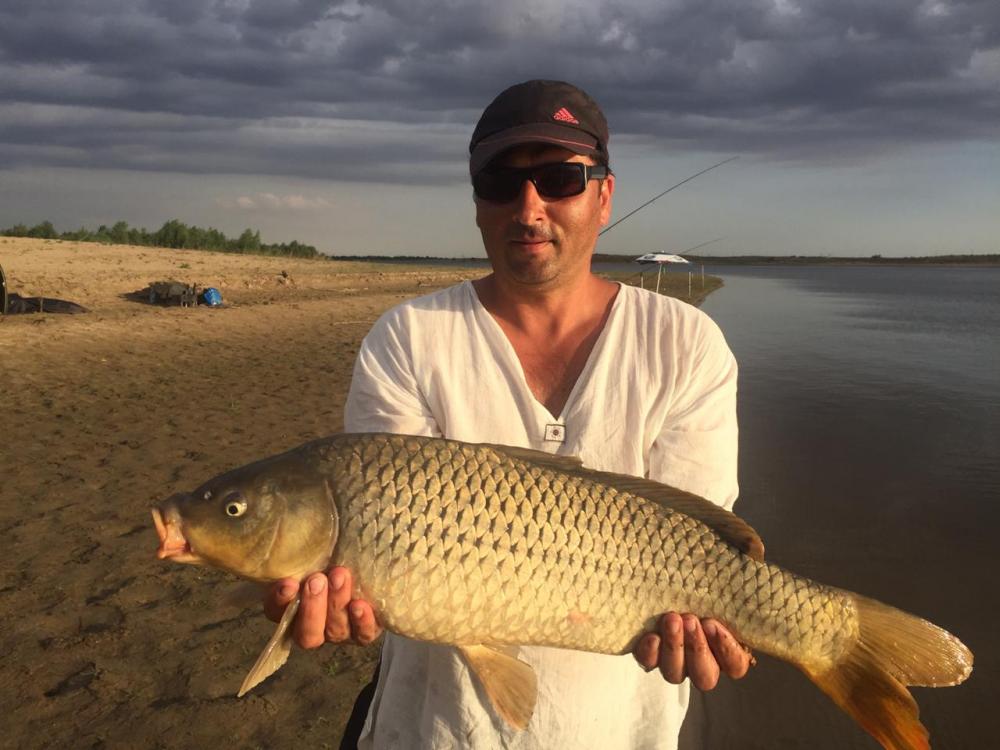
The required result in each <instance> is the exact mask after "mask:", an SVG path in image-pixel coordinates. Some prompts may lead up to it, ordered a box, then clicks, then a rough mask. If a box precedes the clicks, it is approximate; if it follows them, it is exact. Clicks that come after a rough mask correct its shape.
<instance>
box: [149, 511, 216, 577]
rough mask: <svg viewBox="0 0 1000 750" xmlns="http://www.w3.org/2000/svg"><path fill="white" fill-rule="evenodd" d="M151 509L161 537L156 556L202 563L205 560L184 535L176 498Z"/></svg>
mask: <svg viewBox="0 0 1000 750" xmlns="http://www.w3.org/2000/svg"><path fill="white" fill-rule="evenodd" d="M175 497H176V496H175ZM151 510H152V513H153V523H154V524H155V525H156V533H157V535H158V536H159V537H160V547H159V549H157V550H156V556H157V557H158V558H159V559H160V560H173V561H174V562H179V563H189V564H192V565H198V564H201V563H202V562H203V560H202V559H201V557H199V556H198V555H197V554H195V551H194V550H193V549H192V548H191V544H190V542H188V540H187V539H186V538H185V537H184V532H183V531H182V529H181V516H180V513H179V512H178V510H177V505H176V504H175V501H174V498H170V499H169V500H167V501H166V502H165V503H164V504H163V506H162V507H158V508H152V509H151Z"/></svg>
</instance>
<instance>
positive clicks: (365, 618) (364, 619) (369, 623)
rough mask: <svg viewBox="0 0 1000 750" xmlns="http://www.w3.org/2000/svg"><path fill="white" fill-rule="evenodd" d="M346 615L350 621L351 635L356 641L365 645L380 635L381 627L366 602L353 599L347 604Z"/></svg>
mask: <svg viewBox="0 0 1000 750" xmlns="http://www.w3.org/2000/svg"><path fill="white" fill-rule="evenodd" d="M347 615H348V617H349V618H350V621H351V637H352V638H353V639H354V641H355V642H356V643H359V644H361V645H362V646H367V645H368V644H369V643H372V642H374V641H375V640H376V639H377V638H378V637H379V636H380V635H382V628H381V627H380V626H379V624H378V622H377V621H376V620H375V612H373V611H372V606H371V605H370V604H369V603H368V602H366V601H364V600H362V599H355V600H354V601H352V602H351V603H350V604H349V605H348V606H347Z"/></svg>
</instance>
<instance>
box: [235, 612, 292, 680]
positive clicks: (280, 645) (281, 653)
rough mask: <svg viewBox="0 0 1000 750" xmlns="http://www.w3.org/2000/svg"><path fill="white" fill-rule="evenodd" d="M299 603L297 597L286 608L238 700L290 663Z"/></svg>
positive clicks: (251, 669) (250, 672)
mask: <svg viewBox="0 0 1000 750" xmlns="http://www.w3.org/2000/svg"><path fill="white" fill-rule="evenodd" d="M299 601H300V600H299V597H297V596H296V597H295V599H294V600H292V601H291V602H289V604H288V606H287V607H285V614H283V615H282V616H281V622H279V623H278V627H277V628H275V630H274V635H272V636H271V640H269V641H268V642H267V645H266V646H264V650H263V651H261V652H260V656H258V657H257V661H256V662H254V665H253V667H251V668H250V671H249V672H248V673H247V676H246V677H245V678H244V679H243V684H242V685H240V691H239V692H238V693H237V694H236V697H237V698H242V697H243V696H244V695H246V694H247V693H248V692H249V691H251V690H253V689H254V688H255V687H256V686H257V685H259V684H260V683H262V682H263V681H264V680H266V679H267V678H268V677H270V676H271V675H273V674H274V673H275V672H277V671H278V670H279V669H281V667H282V665H284V663H285V662H286V661H288V654H289V653H291V651H292V620H294V619H295V613H296V612H298V611H299Z"/></svg>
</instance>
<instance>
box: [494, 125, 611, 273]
mask: <svg viewBox="0 0 1000 750" xmlns="http://www.w3.org/2000/svg"><path fill="white" fill-rule="evenodd" d="M560 161H570V162H581V163H583V164H593V163H594V162H593V160H592V159H590V158H589V157H586V156H579V155H577V154H574V153H573V152H571V151H567V150H566V149H562V148H558V147H555V146H547V145H544V144H529V145H525V146H520V147H517V148H513V149H511V150H509V151H506V152H504V153H503V154H501V155H500V156H498V157H497V158H496V160H495V161H494V163H493V164H495V165H496V166H501V167H530V166H535V165H538V164H549V163H552V162H560ZM614 187H615V178H614V175H611V174H609V175H608V177H607V178H606V179H604V180H589V181H588V182H587V188H586V190H584V191H583V192H582V193H581V194H580V195H574V196H571V197H569V198H559V199H552V198H543V197H542V196H540V195H539V194H538V191H537V190H536V189H535V186H534V185H533V184H532V183H531V181H530V180H525V182H524V184H523V185H522V186H521V192H520V193H519V194H518V196H517V198H515V199H514V200H512V201H510V202H507V203H492V202H490V201H485V200H482V199H481V198H478V197H477V198H475V202H476V226H478V227H479V231H480V232H481V233H482V235H483V245H484V246H485V247H486V254H487V256H489V259H490V263H491V264H492V265H493V271H494V273H495V274H497V276H499V277H501V278H503V279H504V280H505V281H509V282H514V283H517V284H523V285H530V286H532V287H533V288H536V289H538V288H546V287H555V286H558V285H559V284H560V283H565V282H567V281H568V280H571V279H574V278H578V277H579V276H580V275H581V274H586V273H589V271H590V257H591V255H592V254H593V252H594V247H595V245H596V244H597V235H598V232H599V231H600V229H601V227H602V226H604V225H605V224H606V223H607V222H608V218H609V217H610V216H611V196H612V193H613V192H614Z"/></svg>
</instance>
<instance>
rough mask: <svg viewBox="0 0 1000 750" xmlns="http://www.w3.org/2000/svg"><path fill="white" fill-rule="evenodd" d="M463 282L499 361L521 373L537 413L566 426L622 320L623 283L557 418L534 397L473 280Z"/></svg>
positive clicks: (520, 379)
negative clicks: (611, 332) (614, 330)
mask: <svg viewBox="0 0 1000 750" xmlns="http://www.w3.org/2000/svg"><path fill="white" fill-rule="evenodd" d="M463 283H464V284H465V287H466V292H467V294H469V295H470V297H471V299H472V309H473V311H474V314H475V316H476V318H477V319H478V320H479V322H480V324H481V326H482V328H481V330H482V331H483V333H484V334H485V337H486V341H487V343H488V344H490V345H491V348H493V349H494V353H495V354H496V356H497V358H498V359H501V358H503V359H506V360H507V363H508V364H509V365H510V366H511V368H512V369H513V371H514V372H516V373H517V374H518V376H519V385H520V387H521V389H522V390H523V391H524V393H525V394H526V395H527V396H528V397H529V398H530V399H531V402H532V403H533V404H534V405H535V408H536V409H537V410H538V411H540V412H541V413H542V414H543V415H544V416H546V417H547V418H549V419H551V420H555V421H556V422H559V423H560V424H565V419H566V417H567V416H568V415H569V414H570V413H571V412H572V410H573V407H574V406H575V404H576V402H577V401H578V400H579V397H580V394H582V393H583V391H584V389H585V388H586V385H587V383H588V382H589V381H590V376H591V372H592V371H593V369H594V367H595V366H596V364H595V363H596V362H597V361H598V360H599V359H600V358H601V356H602V353H603V351H604V348H605V346H606V344H605V342H606V341H607V340H608V339H609V338H610V335H609V333H608V331H609V330H610V329H611V327H612V326H613V325H615V324H616V321H617V319H618V317H619V313H618V311H619V309H620V308H621V307H622V296H623V292H624V284H622V283H620V282H618V291H617V292H616V293H615V299H614V301H613V302H612V303H611V312H610V313H609V314H608V319H607V320H606V321H604V327H603V328H602V329H601V332H600V333H599V334H598V336H597V341H595V342H594V346H593V348H592V349H591V350H590V354H589V355H588V356H587V361H586V362H585V363H584V365H583V369H582V370H581V371H580V374H579V375H578V376H577V378H576V382H574V383H573V387H572V389H570V392H569V396H567V398H566V403H565V404H563V408H562V411H561V412H560V413H559V414H558V415H556V414H552V412H550V411H549V409H548V407H547V406H546V405H545V404H543V403H542V402H541V401H539V400H538V398H537V397H536V396H535V393H534V391H532V390H531V387H530V386H529V385H528V378H527V377H526V376H525V374H524V366H523V365H522V364H521V360H520V358H518V356H517V352H516V351H514V345H513V344H512V343H511V342H510V339H509V338H507V334H506V333H504V330H503V328H501V327H500V324H499V323H498V322H497V320H496V318H494V317H493V315H491V314H490V311H489V310H487V309H486V306H485V305H484V304H483V303H482V300H480V299H479V294H478V293H477V292H476V288H475V286H473V284H472V282H471V281H465V282H463Z"/></svg>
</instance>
